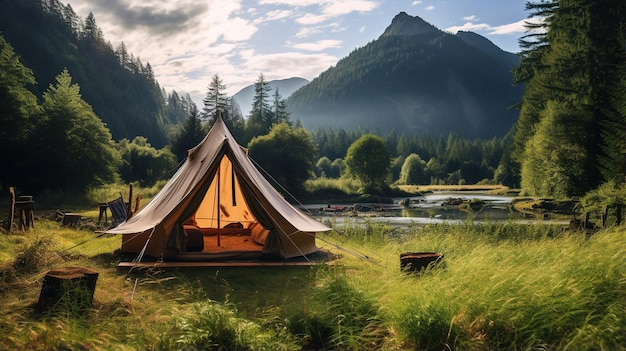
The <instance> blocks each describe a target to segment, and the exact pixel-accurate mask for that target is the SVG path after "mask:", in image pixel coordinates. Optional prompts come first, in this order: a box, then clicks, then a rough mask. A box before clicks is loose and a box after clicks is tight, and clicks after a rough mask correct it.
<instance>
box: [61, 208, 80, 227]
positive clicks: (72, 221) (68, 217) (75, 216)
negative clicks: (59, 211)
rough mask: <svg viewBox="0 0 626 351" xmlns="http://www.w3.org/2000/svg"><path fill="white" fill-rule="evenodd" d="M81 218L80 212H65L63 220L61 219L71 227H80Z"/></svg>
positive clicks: (62, 222) (64, 224)
mask: <svg viewBox="0 0 626 351" xmlns="http://www.w3.org/2000/svg"><path fill="white" fill-rule="evenodd" d="M81 218H82V216H81V215H80V213H71V212H65V213H63V220H62V221H61V224H63V226H68V227H71V228H78V227H79V226H80V220H81Z"/></svg>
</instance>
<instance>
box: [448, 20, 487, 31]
mask: <svg viewBox="0 0 626 351" xmlns="http://www.w3.org/2000/svg"><path fill="white" fill-rule="evenodd" d="M490 29H491V26H490V25H488V24H486V23H471V22H467V23H465V24H464V25H462V26H452V27H448V28H446V31H448V32H451V33H456V32H458V31H464V32H467V31H484V30H490Z"/></svg>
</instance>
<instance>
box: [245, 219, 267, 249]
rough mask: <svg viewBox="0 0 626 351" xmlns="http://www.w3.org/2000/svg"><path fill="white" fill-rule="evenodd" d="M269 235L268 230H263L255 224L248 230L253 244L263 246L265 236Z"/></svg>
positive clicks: (259, 225)
mask: <svg viewBox="0 0 626 351" xmlns="http://www.w3.org/2000/svg"><path fill="white" fill-rule="evenodd" d="M269 233H270V231H269V230H268V229H265V228H264V227H263V226H262V225H261V224H258V223H257V224H256V225H254V226H253V227H252V228H251V229H250V236H251V237H252V240H254V242H255V243H257V244H259V245H265V240H266V239H267V235H268V234H269Z"/></svg>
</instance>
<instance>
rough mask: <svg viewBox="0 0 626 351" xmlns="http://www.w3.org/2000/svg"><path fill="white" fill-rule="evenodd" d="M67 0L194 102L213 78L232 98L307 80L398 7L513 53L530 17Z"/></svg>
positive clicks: (467, 1) (493, 0) (481, 11)
mask: <svg viewBox="0 0 626 351" xmlns="http://www.w3.org/2000/svg"><path fill="white" fill-rule="evenodd" d="M65 1H66V2H65V3H69V4H70V5H71V6H72V8H73V9H74V11H75V12H76V13H77V14H78V15H79V16H81V17H82V18H83V19H85V18H86V17H87V15H88V14H89V12H93V14H94V16H95V18H96V23H97V24H98V26H99V27H100V28H101V29H102V30H103V32H104V36H105V39H106V40H109V41H111V43H112V44H113V46H114V47H117V46H118V45H119V44H120V43H121V42H122V41H123V42H124V44H125V45H126V47H127V49H128V51H129V52H131V53H133V54H134V55H135V56H139V57H140V58H141V60H142V62H143V63H144V64H145V63H146V62H150V65H151V66H152V68H153V70H154V72H155V75H156V78H157V80H158V81H159V83H160V84H161V86H162V87H164V88H165V89H166V90H167V91H168V92H170V91H171V90H172V89H175V90H176V91H177V92H179V93H185V92H186V93H189V94H191V96H192V98H193V99H194V101H196V103H197V104H198V107H200V108H201V105H200V104H201V101H202V98H203V97H204V96H205V94H206V91H207V87H208V84H209V82H210V79H211V77H212V76H213V75H214V74H218V75H219V76H220V78H221V79H222V81H223V82H224V84H225V85H226V87H227V93H228V94H230V95H233V94H235V93H236V92H238V91H239V90H240V89H242V88H243V87H245V86H247V85H250V84H252V83H254V82H255V81H256V80H257V78H258V76H259V74H261V73H263V75H264V76H265V78H266V79H267V80H274V79H283V78H289V77H302V78H306V79H308V80H312V79H313V78H315V77H317V76H318V75H319V74H320V73H322V72H323V71H325V70H326V69H328V68H329V67H331V66H334V65H335V64H336V63H337V61H339V60H340V59H341V58H343V57H346V56H347V55H348V54H349V53H350V52H351V51H353V50H354V49H356V48H359V47H362V46H365V45H366V44H367V43H368V42H370V41H373V40H375V39H376V38H378V37H379V36H380V35H381V34H382V33H383V31H384V30H385V28H387V26H389V25H390V24H391V21H392V19H393V18H394V16H395V15H397V14H398V13H400V12H406V13H407V14H409V15H411V16H419V17H421V18H422V19H424V20H425V21H426V22H429V23H431V24H433V25H434V26H436V27H437V28H439V29H442V30H447V31H450V32H456V31H457V30H467V31H473V32H476V33H478V34H481V35H483V36H485V37H487V38H488V39H489V40H491V41H492V42H493V43H494V44H496V45H498V46H499V47H500V48H502V49H503V50H506V51H510V52H517V51H519V48H518V45H517V40H518V39H519V38H520V37H521V36H522V35H524V28H523V22H524V20H526V19H527V16H528V13H527V12H526V11H525V10H524V4H525V3H526V0H443V1H441V0H431V1H429V0H422V1H416V0H254V1H252V0H177V1H172V0H106V1H105V0H65ZM70 73H71V72H70Z"/></svg>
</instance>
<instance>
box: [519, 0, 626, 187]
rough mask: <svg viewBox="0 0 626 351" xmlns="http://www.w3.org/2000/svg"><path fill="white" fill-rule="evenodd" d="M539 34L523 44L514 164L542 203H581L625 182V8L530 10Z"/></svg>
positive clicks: (554, 4) (562, 5)
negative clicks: (553, 199) (605, 186)
mask: <svg viewBox="0 0 626 351" xmlns="http://www.w3.org/2000/svg"><path fill="white" fill-rule="evenodd" d="M527 7H528V9H529V10H530V11H531V12H532V13H531V14H532V16H533V17H536V18H540V19H542V21H535V22H536V23H538V24H537V25H535V26H530V29H533V27H535V28H540V29H542V30H541V31H539V33H531V34H530V35H528V36H527V37H525V38H523V40H522V42H521V43H522V45H523V47H524V52H523V53H522V63H521V66H520V68H519V69H517V70H516V72H515V73H516V78H517V80H518V82H520V83H524V85H525V87H526V90H525V92H524V98H523V100H522V104H521V110H520V118H519V122H518V123H517V133H516V134H515V151H514V153H513V158H514V159H515V161H516V162H517V166H518V167H520V169H518V170H517V172H519V173H520V174H521V181H522V187H523V188H524V189H525V191H527V192H528V193H530V194H532V195H537V196H557V197H564V196H579V195H582V194H585V193H586V192H588V191H590V190H591V189H594V188H595V187H597V186H598V185H599V184H601V183H603V182H612V183H614V184H618V185H619V184H624V181H626V177H625V175H626V103H625V101H626V79H624V77H625V76H626V75H625V74H626V41H625V38H626V29H625V27H624V25H623V21H624V16H626V3H625V2H624V1H621V0H610V1H603V2H598V3H595V2H594V3H593V4H590V3H589V2H588V1H582V0H573V1H563V0H559V1H541V2H538V1H536V2H531V3H529V4H528V5H527Z"/></svg>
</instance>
